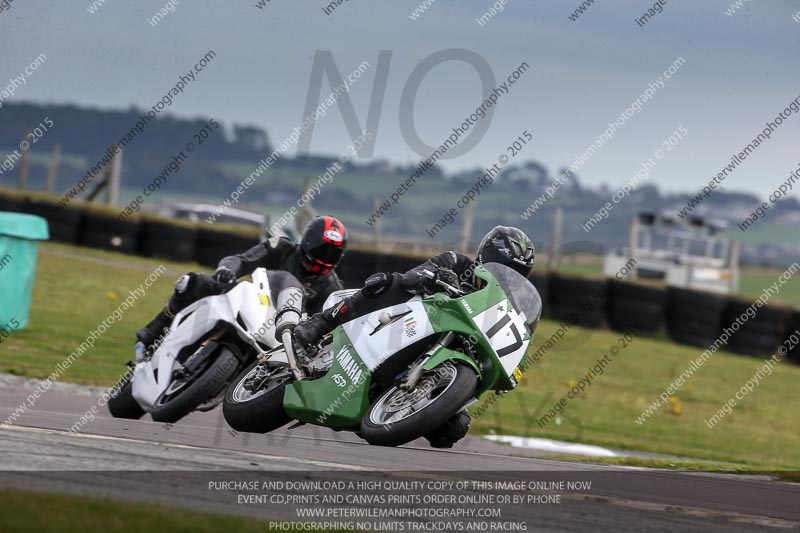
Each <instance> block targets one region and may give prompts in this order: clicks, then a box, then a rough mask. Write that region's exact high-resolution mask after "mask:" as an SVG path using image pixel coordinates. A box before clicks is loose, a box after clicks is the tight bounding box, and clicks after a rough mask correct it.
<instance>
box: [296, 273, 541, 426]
mask: <svg viewBox="0 0 800 533" xmlns="http://www.w3.org/2000/svg"><path fill="white" fill-rule="evenodd" d="M475 275H476V276H477V277H479V278H481V279H483V280H484V282H486V284H487V286H486V287H483V288H482V289H481V290H480V291H477V292H474V293H472V294H469V295H466V296H463V297H458V298H452V299H451V298H449V297H448V296H446V295H444V294H441V293H440V294H436V295H434V296H433V297H431V298H428V299H426V300H424V301H423V305H424V307H425V311H426V312H427V314H428V317H429V319H430V321H431V324H432V326H433V329H434V335H431V336H430V338H431V340H434V339H436V338H437V337H438V336H439V334H440V333H443V332H447V331H452V332H454V333H460V334H462V335H464V337H466V338H470V337H471V339H472V342H475V343H476V345H475V348H476V350H475V351H476V352H478V353H483V354H494V350H493V349H492V347H491V344H490V343H489V342H488V340H487V339H486V338H485V337H484V335H483V333H481V331H480V330H479V329H478V328H476V326H475V324H474V323H473V321H472V320H471V319H470V318H468V317H467V316H466V315H469V317H475V316H476V315H478V314H480V313H482V312H483V311H485V310H487V309H489V308H490V307H492V306H494V305H498V304H499V303H501V302H507V303H508V304H509V305H511V302H510V301H509V300H508V297H507V296H506V294H505V292H504V291H503V289H502V288H501V286H500V284H499V283H497V281H495V279H494V277H493V276H492V274H491V273H489V272H488V271H487V270H485V269H484V268H483V267H481V266H478V267H476V269H475ZM333 339H334V341H333V343H334V345H333V353H334V361H333V366H332V367H331V369H330V370H329V371H328V372H327V373H326V374H325V376H323V377H321V378H319V379H315V380H308V381H301V382H294V383H291V384H290V385H288V386H287V387H286V394H285V396H284V408H285V409H286V412H287V414H288V415H289V416H290V417H292V418H294V419H296V420H299V421H302V422H307V423H310V424H314V425H321V426H326V427H330V428H334V429H347V430H357V429H358V428H359V426H360V423H361V419H362V417H363V416H364V413H365V412H366V411H367V409H368V408H369V403H370V402H369V388H370V383H371V378H372V374H371V372H370V371H369V370H368V369H367V368H366V366H365V365H364V363H363V362H362V360H361V358H360V357H359V355H358V354H357V353H356V351H355V348H354V347H353V345H352V344H350V342H349V340H348V338H347V335H346V334H345V333H344V330H343V329H342V328H341V327H339V328H337V329H336V330H335V331H334V334H333ZM523 339H524V340H525V341H529V340H530V334H528V333H527V332H526V333H525V334H524V337H523ZM343 349H346V351H347V352H346V353H344V354H343V352H342V350H343ZM347 354H349V357H350V358H352V361H350V360H349V359H348V356H347ZM527 355H528V354H526V357H527ZM526 357H523V359H522V361H521V363H520V364H524V362H525V360H526ZM343 358H344V359H345V360H347V367H348V368H347V369H346V368H344V367H343V366H342V363H341V360H340V359H343ZM447 360H456V361H462V362H463V363H464V364H467V365H469V366H470V367H471V368H473V369H474V370H475V372H476V373H477V374H478V377H479V382H478V388H477V390H476V391H475V397H476V398H478V397H480V396H481V394H483V393H484V392H486V391H487V390H511V389H513V388H514V387H515V386H516V383H515V382H514V381H513V380H512V379H510V378H509V377H508V376H507V375H506V373H505V371H504V370H503V367H502V366H501V365H500V364H498V362H497V358H496V356H494V357H490V356H486V355H481V356H480V361H479V362H477V363H476V362H475V361H473V360H472V359H471V358H470V357H469V356H467V355H465V354H463V353H461V352H457V351H454V350H451V349H449V348H441V349H439V350H437V352H436V353H434V354H433V355H432V356H431V358H430V359H429V360H428V361H427V362H426V364H425V365H424V367H423V368H425V369H426V370H432V369H434V368H436V367H437V366H439V365H441V364H442V363H444V362H445V361H447ZM337 374H338V375H339V376H341V378H338V379H335V376H337ZM354 375H355V376H359V377H358V380H357V382H354V379H353V376H354ZM343 380H345V381H344V385H342V383H343ZM337 381H338V383H337ZM326 411H327V413H326Z"/></svg>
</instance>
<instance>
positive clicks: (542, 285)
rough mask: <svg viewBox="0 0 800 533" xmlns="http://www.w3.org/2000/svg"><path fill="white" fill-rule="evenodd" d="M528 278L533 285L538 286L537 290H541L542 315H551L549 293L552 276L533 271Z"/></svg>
mask: <svg viewBox="0 0 800 533" xmlns="http://www.w3.org/2000/svg"><path fill="white" fill-rule="evenodd" d="M528 279H529V280H530V281H531V283H533V286H534V287H536V290H537V291H538V292H539V296H540V297H541V298H542V316H550V302H549V294H550V292H549V291H550V278H549V276H547V274H539V273H538V272H537V273H533V274H531V275H530V276H529V277H528Z"/></svg>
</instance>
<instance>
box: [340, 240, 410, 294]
mask: <svg viewBox="0 0 800 533" xmlns="http://www.w3.org/2000/svg"><path fill="white" fill-rule="evenodd" d="M423 261H424V259H420V258H418V257H406V256H397V255H391V254H383V253H377V252H370V251H365V250H348V251H347V252H345V254H344V258H343V259H342V262H341V263H340V266H339V267H337V268H336V272H337V273H338V274H339V277H340V278H341V279H342V282H343V283H344V285H345V287H347V288H348V289H357V288H359V287H362V286H363V285H364V282H365V281H366V279H367V278H368V277H370V276H371V275H372V274H375V273H376V272H386V273H389V274H391V273H393V272H405V271H406V270H409V269H411V268H414V267H415V266H417V265H419V264H420V263H422V262H423Z"/></svg>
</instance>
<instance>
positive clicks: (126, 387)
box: [108, 371, 144, 420]
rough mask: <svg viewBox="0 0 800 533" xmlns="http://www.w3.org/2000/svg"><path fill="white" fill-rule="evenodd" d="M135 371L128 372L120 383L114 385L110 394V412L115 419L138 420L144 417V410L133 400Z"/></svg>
mask: <svg viewBox="0 0 800 533" xmlns="http://www.w3.org/2000/svg"><path fill="white" fill-rule="evenodd" d="M132 374H133V371H128V373H126V374H125V375H124V376H123V377H122V379H120V380H119V383H117V384H116V385H114V388H112V389H111V393H110V394H109V396H110V398H109V399H108V412H109V413H111V416H113V417H114V418H128V419H131V420H137V419H139V418H142V416H143V415H144V409H142V408H141V406H140V405H139V403H138V402H137V401H136V400H134V399H133V382H132V381H131V379H132Z"/></svg>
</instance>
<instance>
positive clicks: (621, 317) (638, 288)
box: [608, 281, 667, 336]
mask: <svg viewBox="0 0 800 533" xmlns="http://www.w3.org/2000/svg"><path fill="white" fill-rule="evenodd" d="M666 314H667V291H666V289H664V288H663V287H650V286H647V285H642V284H639V283H630V282H624V281H612V282H610V287H609V291H608V323H609V326H610V327H611V329H613V330H614V331H632V330H633V331H638V332H639V333H640V334H643V335H648V336H653V335H655V334H656V333H658V332H659V330H661V326H662V325H663V324H664V318H665V317H666Z"/></svg>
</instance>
